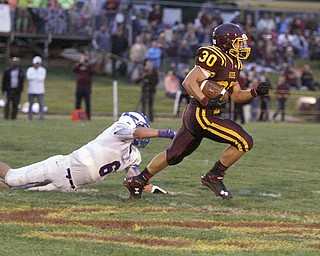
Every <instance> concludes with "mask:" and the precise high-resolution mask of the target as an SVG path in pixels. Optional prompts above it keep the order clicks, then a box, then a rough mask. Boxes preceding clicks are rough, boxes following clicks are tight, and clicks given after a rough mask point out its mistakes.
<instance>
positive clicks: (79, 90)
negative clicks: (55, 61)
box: [72, 52, 96, 120]
mask: <svg viewBox="0 0 320 256" xmlns="http://www.w3.org/2000/svg"><path fill="white" fill-rule="evenodd" d="M72 69H73V72H75V73H76V104H75V108H76V109H80V108H81V102H82V100H83V99H84V101H85V105H86V114H87V118H88V120H90V119H91V92H92V76H93V75H95V74H96V69H95V65H94V64H91V63H90V60H89V54H88V53H87V52H86V53H84V54H83V55H82V56H81V59H80V61H79V62H76V63H75V64H74V65H73V67H72Z"/></svg>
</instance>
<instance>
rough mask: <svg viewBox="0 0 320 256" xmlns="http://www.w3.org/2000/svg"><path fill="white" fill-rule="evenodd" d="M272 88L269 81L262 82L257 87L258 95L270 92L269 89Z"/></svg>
mask: <svg viewBox="0 0 320 256" xmlns="http://www.w3.org/2000/svg"><path fill="white" fill-rule="evenodd" d="M270 88H271V85H270V84H269V83H268V82H262V83H261V84H259V85H258V87H257V88H256V89H255V91H256V93H257V95H258V96H263V95H266V94H268V93H269V89H270Z"/></svg>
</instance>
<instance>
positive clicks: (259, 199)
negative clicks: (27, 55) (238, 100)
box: [0, 117, 320, 256]
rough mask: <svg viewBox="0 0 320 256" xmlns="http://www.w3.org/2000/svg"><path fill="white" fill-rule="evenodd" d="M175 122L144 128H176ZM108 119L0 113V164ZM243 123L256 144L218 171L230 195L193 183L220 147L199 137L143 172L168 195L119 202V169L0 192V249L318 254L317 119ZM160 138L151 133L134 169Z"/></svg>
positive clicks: (65, 147)
mask: <svg viewBox="0 0 320 256" xmlns="http://www.w3.org/2000/svg"><path fill="white" fill-rule="evenodd" d="M180 122H181V121H180V119H172V120H171V119H167V120H156V122H154V123H153V124H152V125H153V126H154V127H157V128H167V127H172V128H174V129H177V128H178V127H179V126H180ZM111 123H112V119H108V118H101V119H99V120H94V121H91V122H83V123H82V122H71V121H69V120H68V119H55V118H50V119H47V120H45V121H44V122H40V121H38V120H34V121H32V122H28V121H26V120H24V118H23V117H20V118H19V120H17V121H15V122H14V121H4V120H0V131H1V143H0V161H3V162H6V163H8V164H9V165H10V166H12V167H14V168H16V167H20V166H23V165H26V164H30V163H33V162H36V161H40V160H43V159H45V158H47V157H49V156H52V155H55V154H68V153H69V152H71V151H72V150H74V149H76V148H78V147H80V146H81V145H83V144H84V143H86V142H88V141H89V140H91V139H93V138H94V137H95V136H97V135H98V134H99V133H100V132H102V131H103V130H104V129H105V128H106V127H107V126H109V125H110V124H111ZM244 128H245V129H246V130H247V131H248V132H249V133H250V134H251V135H252V136H253V137H254V141H255V144H254V147H253V149H252V151H251V152H248V153H247V154H246V155H245V156H244V157H243V158H242V159H241V160H240V161H239V162H237V163H236V164H235V165H234V166H233V167H232V168H230V169H229V170H228V173H227V175H226V177H225V184H226V186H227V187H228V188H229V189H230V190H231V191H232V192H233V194H234V199H232V200H231V201H223V200H220V199H219V198H216V197H214V196H213V194H212V193H211V191H210V190H209V189H208V188H206V187H203V186H201V183H200V176H201V175H202V174H203V173H205V172H206V171H207V170H208V169H210V168H211V166H212V164H213V163H214V161H216V159H218V157H219V155H220V153H221V151H222V150H223V149H224V147H225V145H222V144H218V143H214V142H211V141H208V140H204V141H203V143H202V144H201V146H200V147H199V149H198V150H197V151H196V152H194V153H193V154H192V155H190V156H189V157H187V158H186V159H185V160H184V161H183V162H182V163H180V164H179V165H176V166H172V167H169V168H167V169H166V170H164V171H163V172H161V173H160V174H159V175H157V176H155V177H154V178H153V179H152V182H153V183H154V184H157V185H159V186H161V187H163V188H164V189H166V190H168V191H169V194H168V195H151V194H146V193H144V194H143V198H142V199H141V200H135V201H131V200H128V199H127V197H128V191H127V190H126V188H125V187H123V185H122V180H123V177H124V173H117V174H113V175H110V176H108V177H107V178H106V180H105V181H104V182H101V183H96V184H92V185H89V186H86V187H84V188H83V189H80V190H79V191H78V192H77V193H61V192H31V191H29V192H27V191H21V190H4V189H0V241H1V246H0V255H19V254H21V255H63V256H65V255H139V256H140V255H319V249H320V243H319V240H320V239H319V238H320V226H319V223H320V210H319V203H320V188H319V184H320V166H319V153H320V129H319V124H291V123H283V124H282V123H281V124H280V123H249V124H246V125H245V126H244ZM169 143H170V140H165V139H152V140H151V142H150V144H149V145H148V147H147V148H145V149H142V150H141V153H142V157H143V162H142V164H141V167H144V166H145V165H146V164H147V163H148V162H149V161H150V160H151V159H152V157H153V156H154V155H155V154H156V153H158V152H160V151H161V150H164V149H165V148H166V147H167V146H168V145H169Z"/></svg>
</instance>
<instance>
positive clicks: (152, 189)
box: [144, 184, 168, 194]
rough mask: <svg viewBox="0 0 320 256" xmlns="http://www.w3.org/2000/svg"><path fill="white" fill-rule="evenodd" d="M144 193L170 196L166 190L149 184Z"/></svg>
mask: <svg viewBox="0 0 320 256" xmlns="http://www.w3.org/2000/svg"><path fill="white" fill-rule="evenodd" d="M144 191H145V192H148V193H151V194H168V192H167V191H165V190H164V189H162V188H160V187H158V186H155V185H152V184H147V185H146V186H145V188H144Z"/></svg>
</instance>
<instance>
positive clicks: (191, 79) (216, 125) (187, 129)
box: [124, 23, 270, 199]
mask: <svg viewBox="0 0 320 256" xmlns="http://www.w3.org/2000/svg"><path fill="white" fill-rule="evenodd" d="M212 41H213V45H211V46H203V47H200V48H199V49H198V50H197V53H196V58H195V66H194V68H193V69H192V70H191V71H190V72H189V73H188V75H187V76H186V78H185V79H184V81H183V86H184V87H185V88H186V90H187V91H188V93H189V94H190V95H191V97H192V100H191V102H190V104H188V105H187V107H186V109H185V110H184V113H183V117H182V119H183V122H182V126H181V127H180V129H179V130H178V132H177V134H176V136H175V138H174V140H173V141H172V144H171V146H170V147H169V148H168V149H167V150H165V151H163V152H161V153H159V154H158V155H156V156H155V157H154V158H153V159H152V161H151V162H150V163H149V164H148V166H147V167H146V168H145V169H144V170H143V171H142V172H141V174H139V175H138V176H134V177H129V178H127V179H125V181H124V186H126V187H127V188H128V190H129V192H130V197H131V198H140V197H141V193H142V190H143V188H144V186H145V185H146V184H147V183H148V181H149V179H150V178H151V177H152V176H154V175H155V174H157V173H158V172H160V171H161V170H162V169H164V168H165V167H166V166H168V165H175V164H178V163H180V162H181V161H182V160H183V159H184V157H186V156H188V155H190V154H191V153H192V152H193V151H195V150H196V149H197V148H198V146H199V145H200V143H201V141H202V139H203V138H208V139H210V140H213V141H216V142H219V143H226V144H229V145H228V146H227V148H226V149H225V150H224V151H223V152H222V154H221V156H220V159H218V160H217V161H216V162H215V164H214V165H213V167H212V169H211V170H209V171H208V172H207V173H206V174H204V175H203V176H201V182H202V184H203V185H205V186H207V187H209V188H210V189H211V190H212V191H213V192H214V194H215V195H216V196H219V197H221V198H223V199H231V198H232V194H231V193H230V191H228V189H227V188H226V187H225V185H224V183H223V178H224V175H225V171H226V170H227V169H228V168H229V167H230V166H231V165H233V164H234V163H235V162H236V161H238V160H239V159H240V158H241V157H242V156H243V155H244V154H245V153H246V152H248V151H249V150H250V149H251V148H252V146H253V140H252V137H251V136H250V135H249V134H248V133H247V132H246V131H245V130H244V129H243V128H242V127H241V126H240V125H239V124H238V123H236V122H234V121H232V120H230V119H222V118H220V117H219V116H218V115H217V114H218V113H219V111H220V110H219V104H220V102H219V101H217V99H209V98H208V97H206V96H205V95H204V94H203V93H202V91H201V90H200V87H199V85H201V83H202V82H205V81H206V80H213V81H216V82H218V83H219V84H221V85H222V86H224V87H225V89H226V90H227V91H228V93H229V95H230V97H231V98H232V100H233V101H234V102H237V103H240V102H246V101H249V100H250V99H252V98H254V97H257V96H261V95H265V94H268V93H269V88H270V85H269V84H268V83H265V82H264V83H261V84H259V86H258V87H257V88H256V89H251V90H248V91H247V90H242V89H241V88H240V85H239V83H238V81H237V80H238V77H239V73H240V71H241V70H242V68H243V64H242V62H241V60H245V59H247V58H248V57H249V55H250V50H251V49H250V47H248V45H247V36H246V34H244V32H243V31H242V29H241V28H240V27H239V26H238V25H236V24H233V23H228V24H222V25H220V26H218V27H216V28H215V30H214V31H213V34H212Z"/></svg>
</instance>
